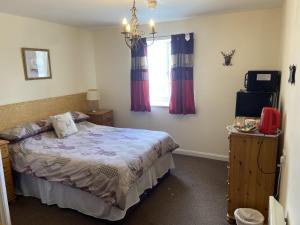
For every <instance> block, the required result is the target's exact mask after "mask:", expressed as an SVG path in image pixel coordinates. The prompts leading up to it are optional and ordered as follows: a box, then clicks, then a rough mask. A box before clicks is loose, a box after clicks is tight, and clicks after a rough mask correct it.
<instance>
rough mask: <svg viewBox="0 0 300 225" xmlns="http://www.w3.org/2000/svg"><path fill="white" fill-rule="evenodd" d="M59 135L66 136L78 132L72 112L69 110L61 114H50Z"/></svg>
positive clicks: (60, 136)
mask: <svg viewBox="0 0 300 225" xmlns="http://www.w3.org/2000/svg"><path fill="white" fill-rule="evenodd" d="M50 120H51V123H52V125H53V127H54V130H55V133H56V135H57V137H59V138H64V137H67V136H69V135H71V134H75V133H76V132H78V129H77V127H76V125H75V123H74V121H73V119H72V115H71V113H69V112H67V113H64V114H61V115H56V116H50Z"/></svg>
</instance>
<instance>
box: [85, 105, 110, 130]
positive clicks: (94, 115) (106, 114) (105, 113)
mask: <svg viewBox="0 0 300 225" xmlns="http://www.w3.org/2000/svg"><path fill="white" fill-rule="evenodd" d="M87 115H89V116H90V118H89V120H88V121H89V122H91V123H94V124H97V125H104V126H111V127H112V126H114V119H113V111H112V110H105V109H99V110H97V111H96V112H88V113H87Z"/></svg>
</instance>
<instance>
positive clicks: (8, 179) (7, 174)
mask: <svg viewBox="0 0 300 225" xmlns="http://www.w3.org/2000/svg"><path fill="white" fill-rule="evenodd" d="M8 143H9V142H8V141H4V140H0V149H1V155H2V163H3V172H4V178H5V185H6V192H7V199H8V201H9V202H11V201H13V200H15V198H16V195H15V191H14V183H13V178H12V173H11V166H10V160H9V155H8V154H9V153H8V146H7V145H8Z"/></svg>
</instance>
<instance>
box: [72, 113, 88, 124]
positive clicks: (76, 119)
mask: <svg viewBox="0 0 300 225" xmlns="http://www.w3.org/2000/svg"><path fill="white" fill-rule="evenodd" d="M71 115H72V118H73V120H74V122H75V123H80V122H82V121H86V120H88V119H89V118H90V117H89V116H88V115H86V114H84V113H82V112H71Z"/></svg>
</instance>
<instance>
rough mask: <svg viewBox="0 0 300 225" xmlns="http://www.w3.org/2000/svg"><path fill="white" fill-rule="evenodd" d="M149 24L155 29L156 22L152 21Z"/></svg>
mask: <svg viewBox="0 0 300 225" xmlns="http://www.w3.org/2000/svg"><path fill="white" fill-rule="evenodd" d="M149 24H150V27H154V26H155V22H154V20H152V19H151V20H150V23H149Z"/></svg>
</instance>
